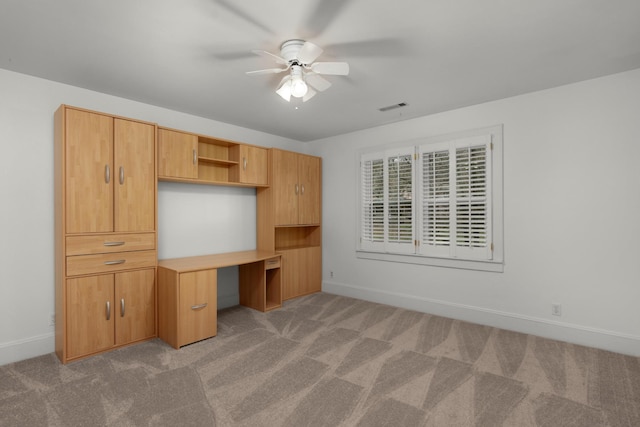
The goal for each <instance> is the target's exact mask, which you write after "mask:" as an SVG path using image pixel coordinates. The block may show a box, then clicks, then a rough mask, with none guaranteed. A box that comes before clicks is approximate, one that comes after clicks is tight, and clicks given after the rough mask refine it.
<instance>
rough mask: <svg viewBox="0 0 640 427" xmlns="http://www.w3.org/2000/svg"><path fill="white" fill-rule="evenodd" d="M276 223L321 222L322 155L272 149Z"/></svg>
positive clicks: (300, 223) (304, 223)
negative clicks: (316, 155) (320, 156)
mask: <svg viewBox="0 0 640 427" xmlns="http://www.w3.org/2000/svg"><path fill="white" fill-rule="evenodd" d="M272 153H273V170H274V171H278V173H274V174H273V183H272V188H273V197H274V207H275V225H276V226H278V225H314V224H320V200H321V194H320V170H321V164H320V161H321V160H320V158H319V157H313V156H307V155H304V154H299V153H294V152H291V151H284V150H278V149H273V151H272Z"/></svg>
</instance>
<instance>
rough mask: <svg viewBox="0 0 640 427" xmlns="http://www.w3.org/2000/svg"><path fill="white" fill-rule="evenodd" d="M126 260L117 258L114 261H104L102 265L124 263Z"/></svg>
mask: <svg viewBox="0 0 640 427" xmlns="http://www.w3.org/2000/svg"><path fill="white" fill-rule="evenodd" d="M125 262H126V260H124V259H117V260H115V261H105V262H104V265H118V264H124V263H125Z"/></svg>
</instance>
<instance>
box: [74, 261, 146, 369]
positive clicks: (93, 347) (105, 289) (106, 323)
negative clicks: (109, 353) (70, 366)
mask: <svg viewBox="0 0 640 427" xmlns="http://www.w3.org/2000/svg"><path fill="white" fill-rule="evenodd" d="M66 289H67V319H66V322H65V324H66V327H67V352H66V354H67V359H69V360H70V359H75V358H79V357H83V356H88V355H90V354H93V353H97V352H101V351H105V350H109V349H111V348H113V347H116V346H122V345H126V344H129V343H133V342H136V341H141V340H145V339H148V338H152V337H154V336H155V333H156V328H155V325H156V316H155V305H156V301H155V270H154V269H147V270H139V271H127V272H122V273H115V274H101V275H97V276H88V277H78V278H71V279H67V287H66Z"/></svg>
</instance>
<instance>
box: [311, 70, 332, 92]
mask: <svg viewBox="0 0 640 427" xmlns="http://www.w3.org/2000/svg"><path fill="white" fill-rule="evenodd" d="M305 80H306V82H307V84H308V85H309V86H313V87H314V88H315V89H316V90H317V91H318V92H324V91H325V90H327V89H329V88H330V87H331V82H330V81H329V80H327V79H325V78H324V77H322V76H321V75H319V74H316V73H307V74H306V76H305Z"/></svg>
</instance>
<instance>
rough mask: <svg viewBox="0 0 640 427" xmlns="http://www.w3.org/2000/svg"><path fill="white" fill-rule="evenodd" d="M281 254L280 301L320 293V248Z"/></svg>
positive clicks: (290, 250)
mask: <svg viewBox="0 0 640 427" xmlns="http://www.w3.org/2000/svg"><path fill="white" fill-rule="evenodd" d="M280 253H281V254H282V270H283V277H282V299H283V300H288V299H291V298H295V297H299V296H303V295H307V294H311V293H314V292H320V290H321V288H322V271H321V265H320V259H321V248H320V247H319V246H314V247H308V248H298V249H285V250H281V251H280Z"/></svg>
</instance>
